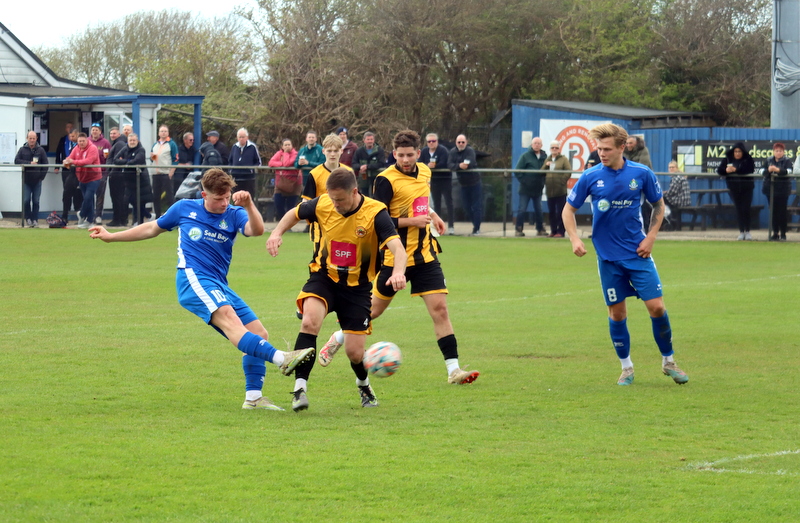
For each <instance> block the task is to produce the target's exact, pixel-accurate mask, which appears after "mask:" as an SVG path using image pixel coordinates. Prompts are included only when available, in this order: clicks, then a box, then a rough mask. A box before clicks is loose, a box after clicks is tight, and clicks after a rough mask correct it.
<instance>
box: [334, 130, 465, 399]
mask: <svg viewBox="0 0 800 523" xmlns="http://www.w3.org/2000/svg"><path fill="white" fill-rule="evenodd" d="M419 145H420V138H419V135H418V134H417V133H416V132H414V131H411V130H406V131H400V132H399V133H397V134H396V135H395V137H394V140H393V146H394V157H395V160H396V163H395V164H394V165H392V166H391V167H389V168H388V169H386V170H385V171H383V172H382V173H380V174H379V175H378V177H377V178H375V190H374V196H373V197H374V198H375V199H376V200H378V201H380V202H383V203H384V204H385V205H386V206H387V208H388V209H389V215H390V216H391V218H392V222H393V224H394V226H395V227H396V228H397V232H398V234H399V235H400V240H401V241H402V242H403V245H404V246H405V252H406V255H407V257H408V261H407V266H406V272H405V274H406V279H407V280H408V282H409V283H410V284H411V295H412V296H421V297H422V300H423V301H424V302H425V306H426V307H427V309H428V314H430V316H431V319H432V320H433V329H434V333H435V335H436V342H437V343H438V345H439V350H441V351H442V356H443V357H444V360H445V365H446V368H447V375H448V377H447V381H448V382H449V383H455V384H467V383H472V382H473V381H475V380H476V379H477V378H478V376H479V374H480V373H479V372H478V371H474V370H473V371H467V370H463V369H461V367H460V365H459V362H458V343H457V341H456V336H455V333H454V332H453V325H452V323H451V322H450V315H449V312H448V310H447V286H446V285H445V281H444V273H443V272H442V267H441V265H440V264H439V258H438V253H439V252H441V249H440V248H439V243H438V242H437V241H436V238H434V237H433V236H432V235H431V226H433V227H435V228H436V230H437V231H438V232H439V234H444V232H445V224H444V222H443V221H442V219H441V218H439V216H438V215H437V214H436V213H435V212H433V210H431V209H430V207H429V204H428V201H429V198H430V179H431V170H430V169H429V168H428V166H427V165H425V164H423V163H418V162H417V160H419V156H420V148H419ZM400 264H402V260H401V259H395V258H394V257H393V256H392V254H391V253H385V255H384V260H383V267H382V268H381V270H380V272H379V273H378V278H377V280H376V281H375V285H374V287H373V289H372V319H375V318H377V317H379V316H380V315H381V314H383V311H385V310H386V308H387V307H388V306H389V304H390V303H391V302H392V298H393V297H394V295H395V294H396V293H397V289H394V288H393V287H392V285H391V284H390V278H391V276H392V275H393V274H394V271H395V269H396V268H397V266H398V265H400ZM341 342H342V336H341V334H340V332H335V333H333V335H331V338H330V339H329V340H328V343H326V344H325V346H323V348H322V350H320V354H319V360H320V364H321V365H322V366H327V365H328V363H330V361H331V358H332V357H333V354H335V353H336V351H337V350H338V349H339V347H340V346H341Z"/></svg>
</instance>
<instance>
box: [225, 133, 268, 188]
mask: <svg viewBox="0 0 800 523" xmlns="http://www.w3.org/2000/svg"><path fill="white" fill-rule="evenodd" d="M228 163H229V165H230V166H231V173H230V174H231V176H233V179H234V181H236V187H234V188H233V190H234V191H247V192H249V193H250V198H251V199H252V200H253V201H254V202H255V201H256V171H255V169H252V167H261V155H260V154H258V147H257V146H256V144H254V143H253V142H251V141H250V133H248V132H247V129H245V128H244V127H242V128H241V129H239V130H238V131H236V143H235V144H234V145H233V147H232V148H231V155H230V160H229V162H228ZM234 167H235V168H234ZM241 167H245V168H241ZM247 167H250V168H247Z"/></svg>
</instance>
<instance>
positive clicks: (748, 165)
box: [717, 142, 756, 241]
mask: <svg viewBox="0 0 800 523" xmlns="http://www.w3.org/2000/svg"><path fill="white" fill-rule="evenodd" d="M755 171H756V166H755V163H754V162H753V158H752V157H751V156H750V154H749V153H748V152H747V150H745V147H744V144H743V143H742V142H737V143H735V144H734V145H733V147H731V148H730V149H728V152H727V153H725V158H723V159H722V162H720V164H719V167H717V174H719V175H720V176H724V177H725V183H726V184H727V186H728V192H729V193H730V195H731V200H733V206H734V207H735V208H736V221H737V222H738V223H739V237H738V238H737V239H738V240H739V241H741V240H752V239H753V236H752V235H751V234H750V206H751V205H752V203H753V188H754V187H755V181H754V180H753V178H752V177H751V176H750V175H751V174H753V173H754V172H755Z"/></svg>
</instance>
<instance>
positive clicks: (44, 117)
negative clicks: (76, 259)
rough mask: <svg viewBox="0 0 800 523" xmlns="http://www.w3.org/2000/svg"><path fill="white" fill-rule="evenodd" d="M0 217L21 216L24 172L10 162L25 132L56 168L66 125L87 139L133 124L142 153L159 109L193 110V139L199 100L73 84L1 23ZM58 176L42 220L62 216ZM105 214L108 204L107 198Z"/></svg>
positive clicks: (50, 180) (45, 197)
mask: <svg viewBox="0 0 800 523" xmlns="http://www.w3.org/2000/svg"><path fill="white" fill-rule="evenodd" d="M0 71H2V75H0V212H3V213H13V214H16V213H20V212H21V209H22V169H21V168H20V167H17V166H15V165H14V157H15V156H16V154H17V151H18V150H19V148H20V147H22V146H23V145H24V144H25V139H26V136H27V133H28V131H31V130H33V131H36V133H37V134H38V136H39V143H40V144H41V145H42V147H44V148H45V150H46V151H47V152H48V156H49V157H50V163H51V164H53V163H54V162H55V149H56V146H57V144H58V141H59V140H60V139H61V137H62V136H63V135H64V134H65V132H64V129H65V126H66V124H67V123H68V122H69V123H72V124H73V126H74V127H75V128H76V129H79V130H81V131H83V132H85V133H86V134H87V135H88V134H89V130H90V127H91V125H92V124H93V123H100V124H101V125H102V127H103V133H104V135H105V136H106V138H108V129H110V128H111V127H121V126H122V125H123V124H125V123H131V124H133V130H134V132H135V133H137V134H138V135H139V138H140V141H141V142H142V144H144V145H145V147H148V145H149V144H152V143H154V142H155V141H156V137H157V136H158V134H157V128H158V120H157V111H158V110H159V109H160V108H161V105H162V104H192V105H194V127H195V128H194V134H195V136H202V135H201V129H200V118H201V109H202V103H203V98H204V97H203V96H160V95H145V94H137V93H132V92H129V91H121V90H117V89H108V88H105V87H97V86H94V85H88V84H83V83H79V82H73V81H71V80H66V79H64V78H60V77H58V76H56V74H55V73H53V71H51V70H50V69H49V68H48V67H47V66H46V65H45V64H44V62H42V61H41V60H40V59H39V58H38V57H37V56H36V55H35V54H33V53H32V52H31V51H30V50H29V49H28V48H27V47H25V45H24V44H23V43H22V42H20V41H19V40H18V39H17V37H16V36H14V35H13V34H12V33H11V32H10V31H9V30H8V29H7V28H6V27H5V26H4V25H3V24H1V23H0ZM61 193H62V183H61V175H60V174H55V173H54V172H52V170H51V172H50V173H49V174H48V175H47V178H46V179H45V181H44V184H43V186H42V196H41V200H40V202H41V204H40V218H44V217H45V216H46V215H47V214H49V213H50V211H54V210H55V211H58V212H59V213H61V207H62V205H61ZM105 203H106V208H107V209H110V208H111V199H110V198H108V197H106V199H105Z"/></svg>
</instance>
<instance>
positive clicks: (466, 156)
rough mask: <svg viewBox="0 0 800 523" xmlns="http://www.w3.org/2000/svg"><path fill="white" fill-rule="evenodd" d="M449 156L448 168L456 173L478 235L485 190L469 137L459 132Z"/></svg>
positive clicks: (463, 198)
mask: <svg viewBox="0 0 800 523" xmlns="http://www.w3.org/2000/svg"><path fill="white" fill-rule="evenodd" d="M447 156H448V158H447V168H448V169H450V170H451V171H452V172H454V173H456V176H457V177H458V183H459V185H460V186H461V203H462V204H463V205H464V212H466V214H467V216H468V217H469V218H470V219H471V220H472V233H471V234H470V236H478V235H479V234H480V233H481V219H482V218H483V216H482V214H483V190H482V188H481V173H479V172H478V171H476V170H475V168H476V167H477V162H476V161H475V150H474V149H473V148H472V147H470V146H469V145H467V137H466V136H464V135H463V134H459V135H458V136H457V137H456V146H455V147H453V148H452V149H450V152H449V153H448V155H447Z"/></svg>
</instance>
